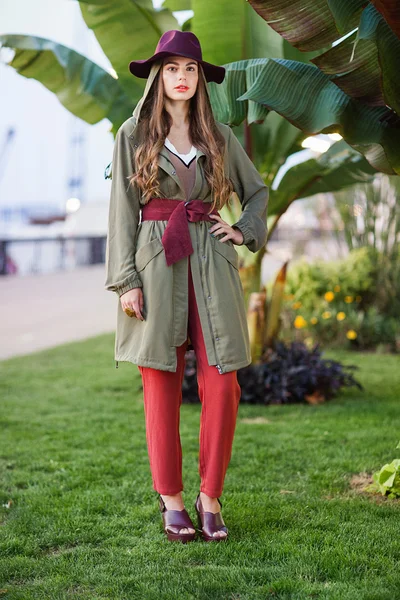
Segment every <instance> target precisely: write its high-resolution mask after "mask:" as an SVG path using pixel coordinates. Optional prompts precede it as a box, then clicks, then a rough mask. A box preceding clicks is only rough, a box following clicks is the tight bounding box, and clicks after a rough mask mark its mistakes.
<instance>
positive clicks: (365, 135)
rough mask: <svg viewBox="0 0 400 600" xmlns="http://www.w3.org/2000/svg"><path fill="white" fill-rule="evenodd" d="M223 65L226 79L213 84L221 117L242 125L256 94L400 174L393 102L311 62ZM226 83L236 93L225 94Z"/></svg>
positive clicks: (310, 129)
mask: <svg viewBox="0 0 400 600" xmlns="http://www.w3.org/2000/svg"><path fill="white" fill-rule="evenodd" d="M225 67H226V69H227V74H226V76H225V80H224V82H223V83H222V84H221V85H219V86H218V87H216V86H213V87H212V101H213V106H215V107H216V112H217V117H216V118H217V119H218V120H221V121H223V122H225V123H229V124H231V125H238V124H239V123H240V122H241V121H242V120H243V119H244V117H245V116H246V114H247V113H246V111H247V101H249V100H253V101H254V102H258V103H259V104H262V105H264V107H265V108H266V109H268V110H274V111H276V112H277V113H279V114H280V115H282V116H283V117H285V118H286V119H288V121H290V122H291V123H292V124H293V125H294V126H295V127H298V128H299V129H301V130H302V131H304V132H306V133H308V134H315V133H321V132H323V133H327V132H332V131H336V132H338V133H340V134H341V135H342V137H343V138H344V139H345V140H346V141H347V143H349V144H350V145H351V146H353V148H355V149H356V150H358V151H359V152H361V153H362V154H364V156H365V157H366V158H367V160H368V162H369V163H370V164H371V165H372V166H373V167H374V168H375V169H377V170H379V171H383V172H385V173H388V174H394V173H397V174H399V172H400V144H399V141H398V137H399V136H398V134H399V132H400V119H399V118H398V117H397V116H396V115H395V113H394V112H393V111H392V110H391V109H390V108H386V107H370V106H366V105H363V104H361V103H359V102H357V101H356V100H353V99H352V98H350V97H349V96H347V95H346V94H345V93H344V92H343V91H342V90H340V89H339V88H338V87H337V86H336V85H335V84H334V83H332V82H331V81H330V79H329V77H328V76H327V75H325V74H324V73H322V72H321V71H320V70H319V69H318V68H317V67H316V66H314V65H311V64H302V63H298V62H296V61H289V60H282V59H278V60H273V59H254V60H247V61H239V62H237V63H231V64H229V65H225ZM232 79H233V80H234V81H231V80H232ZM247 82H250V86H249V85H247ZM227 88H229V89H231V90H235V93H234V94H233V93H232V94H231V95H229V94H227V93H226V89H227ZM242 90H243V93H242V94H241V95H236V94H239V93H240V91H242ZM242 101H243V106H240V104H241V102H242ZM247 118H248V119H249V115H247ZM250 118H251V115H250Z"/></svg>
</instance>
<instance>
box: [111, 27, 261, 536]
mask: <svg viewBox="0 0 400 600" xmlns="http://www.w3.org/2000/svg"><path fill="white" fill-rule="evenodd" d="M130 71H131V73H132V74H133V75H135V76H137V77H141V78H146V79H147V82H146V86H145V90H144V93H143V96H142V98H141V99H140V100H139V102H138V104H137V106H136V108H135V110H134V112H133V116H132V117H131V118H129V119H127V120H126V121H125V122H124V123H123V124H122V126H121V127H120V128H119V130H118V132H117V135H116V139H115V145H114V153H113V163H112V188H111V197H110V209H109V222H108V236H107V248H106V271H107V278H106V282H105V287H106V289H107V290H110V291H113V292H116V293H117V295H118V297H119V301H118V311H117V330H116V339H115V360H116V366H118V361H126V362H131V363H134V364H136V365H138V367H139V370H140V373H141V377H142V382H143V395H144V411H145V420H146V439H147V448H148V453H149V462H150V467H151V474H152V479H153V489H154V490H156V491H157V492H158V495H159V508H160V511H161V513H162V519H163V524H164V531H165V533H166V534H167V537H168V539H169V540H171V541H172V540H180V541H182V542H187V541H190V540H192V539H194V536H195V527H194V526H193V523H192V521H191V519H190V517H189V515H188V513H187V511H186V508H185V505H184V503H183V500H182V491H183V483H182V451H181V443H180V436H179V415H180V410H179V409H180V404H181V402H182V380H183V374H184V357H185V352H186V350H187V349H188V348H193V349H194V350H195V354H196V363H197V380H198V385H199V397H200V400H201V404H202V411H201V421H200V436H199V442H200V454H199V474H200V478H201V483H200V492H199V494H198V496H197V499H196V502H195V509H196V512H197V519H198V525H199V530H200V531H201V533H202V537H203V539H204V540H206V541H220V540H222V539H226V537H227V534H228V530H227V528H226V526H225V523H224V521H223V518H222V514H221V510H220V509H221V508H222V503H221V501H220V499H219V496H220V495H221V494H222V489H223V482H224V478H225V474H226V470H227V467H228V464H229V462H230V457H231V450H232V443H233V437H234V431H235V424H236V416H237V410H238V405H239V400H240V392H241V390H240V386H239V384H238V381H237V369H239V368H241V367H245V366H247V365H249V364H250V363H251V355H250V344H249V335H248V328H247V322H246V311H245V306H244V300H243V288H242V284H241V280H240V277H239V271H238V269H239V263H238V253H237V252H236V250H235V248H234V245H242V244H245V245H246V246H247V247H248V248H249V250H251V251H252V252H256V251H257V250H259V249H260V248H261V247H262V246H263V245H264V244H265V243H266V236H267V227H266V211H267V202H268V188H267V186H266V185H265V184H264V182H263V180H262V178H261V176H260V175H259V173H258V171H257V170H256V168H255V167H254V165H253V163H252V162H251V160H250V159H249V158H248V156H247V154H246V152H245V151H244V150H243V148H242V146H241V144H240V143H239V142H238V140H237V138H236V137H235V136H234V134H233V133H232V131H231V129H230V127H228V126H227V125H224V124H223V123H219V122H218V121H215V119H214V117H213V113H212V109H211V104H210V99H209V90H208V85H207V82H209V81H214V82H215V83H222V81H223V79H224V76H225V69H224V68H223V67H220V66H217V65H212V64H210V63H207V62H205V61H203V60H202V53H201V47H200V42H199V40H198V38H197V37H196V36H195V35H194V34H193V33H191V32H182V31H176V30H171V31H167V32H166V33H164V34H163V35H162V36H161V38H160V40H159V42H158V44H157V48H156V51H155V53H154V55H153V56H151V57H150V58H149V59H147V60H135V61H132V62H131V63H130ZM233 191H235V192H236V193H237V194H238V197H239V200H240V202H241V206H242V213H241V215H240V218H239V219H238V221H237V222H236V223H235V224H234V225H232V226H230V225H229V224H228V223H227V222H226V221H224V220H223V219H222V218H221V217H220V216H219V214H218V210H219V209H221V208H222V206H224V204H226V203H227V202H228V200H229V198H230V196H231V194H232V192H233Z"/></svg>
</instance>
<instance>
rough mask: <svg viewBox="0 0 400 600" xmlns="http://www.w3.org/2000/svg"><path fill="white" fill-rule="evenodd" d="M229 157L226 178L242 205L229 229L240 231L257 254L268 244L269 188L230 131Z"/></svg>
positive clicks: (245, 242)
mask: <svg viewBox="0 0 400 600" xmlns="http://www.w3.org/2000/svg"><path fill="white" fill-rule="evenodd" d="M228 155H229V156H228V160H229V176H230V179H231V181H232V183H233V187H234V189H235V192H236V193H237V195H238V197H239V200H240V203H241V205H242V214H241V215H240V218H239V219H238V221H237V222H236V223H234V224H233V225H232V227H236V228H237V229H239V230H240V231H241V232H242V234H243V238H244V240H243V243H244V244H245V245H246V246H247V247H248V249H249V250H250V251H251V252H257V251H258V250H260V248H262V247H263V246H265V244H266V242H267V233H268V228H267V206H268V198H269V189H268V186H267V185H266V184H265V183H264V181H263V179H262V177H261V175H260V174H259V172H258V171H257V169H256V167H255V166H254V164H253V162H252V161H251V160H250V158H249V157H248V155H247V153H246V151H245V150H244V148H243V146H242V145H241V143H240V142H239V140H238V139H237V137H236V136H235V134H234V133H233V132H232V130H231V129H230V131H229V137H228Z"/></svg>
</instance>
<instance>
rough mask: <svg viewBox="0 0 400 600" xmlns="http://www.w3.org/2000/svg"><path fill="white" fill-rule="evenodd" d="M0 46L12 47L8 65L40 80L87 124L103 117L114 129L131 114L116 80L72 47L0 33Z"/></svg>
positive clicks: (130, 105) (32, 37)
mask: <svg viewBox="0 0 400 600" xmlns="http://www.w3.org/2000/svg"><path fill="white" fill-rule="evenodd" d="M0 45H1V46H2V47H6V48H11V49H13V50H15V54H14V57H13V59H12V60H11V61H10V62H9V63H7V64H8V65H9V66H11V67H13V68H14V69H15V70H16V71H17V72H18V73H20V74H21V75H23V76H24V77H27V78H32V79H36V80H37V81H39V82H40V83H42V84H43V85H44V86H45V87H47V88H48V89H49V90H50V91H51V92H53V93H54V94H55V95H56V96H57V98H58V99H59V101H60V102H61V104H62V105H63V106H65V108H67V109H68V110H69V111H70V112H71V113H72V114H74V115H76V116H77V117H80V118H81V119H83V120H84V121H86V122H87V123H90V124H94V123H98V122H99V121H101V120H102V119H104V118H107V119H109V120H110V121H111V122H112V123H113V128H114V130H117V129H118V127H119V125H120V124H122V123H123V122H124V120H125V119H127V118H128V116H129V115H130V114H131V113H132V101H131V100H130V99H129V97H128V96H127V95H126V94H125V92H124V90H122V89H121V86H120V85H119V81H118V80H117V79H115V78H114V77H113V76H112V75H110V74H109V73H108V72H107V71H105V70H104V69H103V68H102V67H100V66H99V65H97V64H96V63H94V62H93V61H91V60H89V59H88V58H86V57H85V56H82V55H81V54H79V53H78V52H75V50H72V49H71V48H68V47H67V46H63V45H62V44H58V43H57V42H53V41H51V40H47V39H44V38H40V37H36V36H29V35H2V36H0ZM138 95H139V92H138Z"/></svg>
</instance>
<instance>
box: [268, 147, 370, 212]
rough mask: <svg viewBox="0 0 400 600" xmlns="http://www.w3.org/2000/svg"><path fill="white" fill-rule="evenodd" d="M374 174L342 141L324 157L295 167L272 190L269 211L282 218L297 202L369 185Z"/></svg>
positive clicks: (324, 154)
mask: <svg viewBox="0 0 400 600" xmlns="http://www.w3.org/2000/svg"><path fill="white" fill-rule="evenodd" d="M374 175H376V171H375V169H374V168H373V167H372V166H371V165H370V164H369V163H368V161H367V160H366V159H365V158H364V157H363V156H362V155H361V154H360V153H359V152H357V151H356V150H354V149H353V148H352V147H351V146H349V145H348V144H347V143H346V142H345V141H344V140H340V141H339V142H336V143H335V144H333V145H332V146H331V147H330V148H329V149H328V150H327V151H326V152H324V153H323V154H321V155H320V156H318V157H316V158H311V159H309V160H306V161H304V162H302V163H299V164H297V165H294V166H293V167H291V168H290V169H289V170H288V171H287V172H286V173H285V175H284V176H283V177H282V179H281V181H280V182H279V186H278V187H277V189H273V188H272V189H270V199H269V208H268V212H269V214H270V215H282V214H283V213H284V212H285V211H286V210H287V209H288V208H289V206H290V204H291V203H292V202H293V201H294V200H297V199H299V198H305V197H309V196H313V195H314V194H319V193H325V192H334V191H337V190H341V189H343V188H345V187H348V186H350V185H354V184H355V183H366V182H368V181H372V179H373V177H374Z"/></svg>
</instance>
